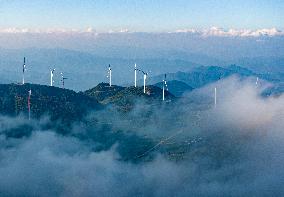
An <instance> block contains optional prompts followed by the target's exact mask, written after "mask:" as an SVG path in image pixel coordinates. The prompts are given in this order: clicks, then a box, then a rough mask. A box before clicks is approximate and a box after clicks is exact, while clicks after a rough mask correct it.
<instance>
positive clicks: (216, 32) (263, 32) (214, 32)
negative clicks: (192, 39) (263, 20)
mask: <svg viewBox="0 0 284 197" xmlns="http://www.w3.org/2000/svg"><path fill="white" fill-rule="evenodd" d="M171 33H192V34H198V35H201V36H239V37H258V36H281V35H284V32H283V31H280V30H277V29H276V28H271V29H265V28H264V29H257V30H250V29H240V30H238V29H229V30H225V29H223V28H219V27H211V28H210V29H203V30H197V29H181V30H176V31H175V32H171Z"/></svg>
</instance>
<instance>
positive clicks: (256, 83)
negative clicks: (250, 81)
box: [255, 77, 259, 85]
mask: <svg viewBox="0 0 284 197" xmlns="http://www.w3.org/2000/svg"><path fill="white" fill-rule="evenodd" d="M258 81H259V79H258V77H256V82H255V85H258Z"/></svg>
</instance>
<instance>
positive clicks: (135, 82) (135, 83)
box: [134, 63, 137, 88]
mask: <svg viewBox="0 0 284 197" xmlns="http://www.w3.org/2000/svg"><path fill="white" fill-rule="evenodd" d="M134 87H135V88H136V87H137V67H136V63H135V65H134Z"/></svg>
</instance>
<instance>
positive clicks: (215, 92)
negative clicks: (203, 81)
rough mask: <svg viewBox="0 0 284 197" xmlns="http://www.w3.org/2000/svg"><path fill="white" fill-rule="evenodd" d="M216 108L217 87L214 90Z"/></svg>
mask: <svg viewBox="0 0 284 197" xmlns="http://www.w3.org/2000/svg"><path fill="white" fill-rule="evenodd" d="M214 106H215V108H216V107H217V87H215V88H214Z"/></svg>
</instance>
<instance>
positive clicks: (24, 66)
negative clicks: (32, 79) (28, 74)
mask: <svg viewBox="0 0 284 197" xmlns="http://www.w3.org/2000/svg"><path fill="white" fill-rule="evenodd" d="M25 71H26V57H24V64H23V82H22V83H23V85H24V84H25Z"/></svg>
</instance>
